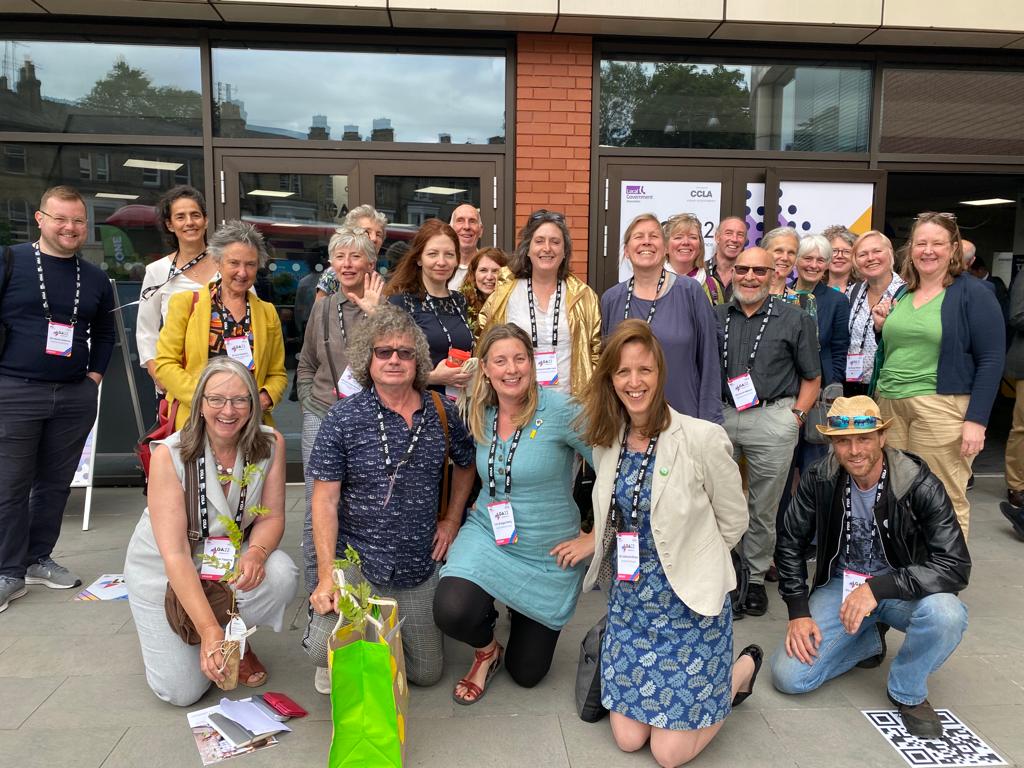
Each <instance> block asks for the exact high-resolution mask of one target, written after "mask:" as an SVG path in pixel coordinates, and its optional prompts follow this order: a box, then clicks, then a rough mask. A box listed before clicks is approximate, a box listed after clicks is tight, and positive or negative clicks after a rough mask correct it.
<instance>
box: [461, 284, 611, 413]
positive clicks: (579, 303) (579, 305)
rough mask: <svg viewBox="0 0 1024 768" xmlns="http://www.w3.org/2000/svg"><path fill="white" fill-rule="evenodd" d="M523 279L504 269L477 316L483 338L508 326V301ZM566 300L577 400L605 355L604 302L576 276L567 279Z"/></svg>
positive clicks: (573, 389) (571, 378)
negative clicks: (494, 328) (495, 328)
mask: <svg viewBox="0 0 1024 768" xmlns="http://www.w3.org/2000/svg"><path fill="white" fill-rule="evenodd" d="M519 279H521V278H515V277H512V273H511V272H509V271H508V270H507V269H502V271H501V276H500V277H499V280H500V282H499V283H498V287H497V288H495V289H494V293H492V294H491V295H490V297H489V298H488V299H487V302H486V303H485V304H484V306H483V308H482V309H481V310H480V313H479V315H477V324H478V326H479V332H480V335H481V336H482V335H483V333H484V331H485V330H487V328H488V327H489V326H491V325H501V324H502V323H504V322H507V320H506V318H507V316H508V300H509V297H510V296H511V295H512V289H513V288H515V286H516V283H517V282H518V280H519ZM565 298H566V301H567V302H568V315H567V319H568V323H569V336H570V342H569V343H570V345H571V347H572V354H571V358H570V365H571V368H570V374H569V390H570V392H571V394H572V395H573V397H579V396H580V395H582V394H583V388H584V387H585V386H586V384H587V382H589V381H590V377H591V376H592V375H593V373H594V368H595V367H596V366H597V358H598V357H600V355H601V302H600V300H599V299H598V298H597V294H596V293H594V289H593V288H591V287H590V286H589V285H587V284H586V283H584V282H583V281H582V280H580V279H579V278H578V277H576V276H575V275H572V274H570V275H568V276H567V277H566V278H565Z"/></svg>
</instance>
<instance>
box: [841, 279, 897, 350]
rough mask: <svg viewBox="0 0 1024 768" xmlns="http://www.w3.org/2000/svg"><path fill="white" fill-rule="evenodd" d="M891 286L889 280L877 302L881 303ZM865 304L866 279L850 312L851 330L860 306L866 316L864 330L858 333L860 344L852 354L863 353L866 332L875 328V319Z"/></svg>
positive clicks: (870, 331)
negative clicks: (855, 304)
mask: <svg viewBox="0 0 1024 768" xmlns="http://www.w3.org/2000/svg"><path fill="white" fill-rule="evenodd" d="M891 287H892V281H891V280H890V281H889V285H888V286H886V289H885V290H884V291H882V296H881V297H880V298H879V299H878V301H879V303H881V301H882V299H884V298H885V297H886V296H888V295H889V288H891ZM867 304H868V284H867V281H865V282H864V290H863V291H861V292H860V296H858V297H857V306H855V307H854V308H853V311H852V312H851V313H850V330H851V331H852V330H853V324H854V323H855V322H856V321H857V313H858V312H859V311H860V310H861V308H862V307H863V308H864V309H865V310H866V316H865V317H864V330H863V331H862V332H861V335H860V346H859V347H858V348H857V352H856V353H854V354H857V353H861V354H863V352H864V345H865V344H867V343H868V333H874V330H875V328H874V324H875V321H874V318H872V317H871V309H868V306H867Z"/></svg>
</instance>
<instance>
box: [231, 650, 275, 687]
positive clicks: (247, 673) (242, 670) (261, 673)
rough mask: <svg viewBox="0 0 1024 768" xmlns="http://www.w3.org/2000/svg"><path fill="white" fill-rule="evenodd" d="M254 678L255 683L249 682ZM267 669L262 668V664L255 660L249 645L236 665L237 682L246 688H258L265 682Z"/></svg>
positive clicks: (255, 657) (254, 654)
mask: <svg viewBox="0 0 1024 768" xmlns="http://www.w3.org/2000/svg"><path fill="white" fill-rule="evenodd" d="M254 677H255V678H256V682H250V680H252V678H254ZM267 677H268V675H267V668H266V667H264V666H263V663H262V662H261V661H260V660H259V659H258V658H257V656H256V653H255V652H254V651H253V649H252V645H251V644H247V645H246V647H245V656H244V657H243V658H242V660H241V662H239V664H238V682H239V683H240V684H241V685H244V686H245V687H247V688H259V687H260V686H261V685H265V684H266V682H267Z"/></svg>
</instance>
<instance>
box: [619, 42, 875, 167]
mask: <svg viewBox="0 0 1024 768" xmlns="http://www.w3.org/2000/svg"><path fill="white" fill-rule="evenodd" d="M600 87H601V97H600V99H601V100H600V138H599V140H600V143H601V144H602V145H605V146H617V147H672V148H694V149H759V150H791V151H801V152H866V151H867V149H868V130H869V127H870V126H869V123H870V120H869V108H870V102H871V73H870V69H869V68H868V67H867V66H864V67H857V66H850V67H830V66H818V65H815V64H800V65H796V64H791V63H772V64H726V63H696V62H685V61H667V60H666V61H641V60H630V59H625V58H623V59H616V60H605V61H602V62H601V86H600Z"/></svg>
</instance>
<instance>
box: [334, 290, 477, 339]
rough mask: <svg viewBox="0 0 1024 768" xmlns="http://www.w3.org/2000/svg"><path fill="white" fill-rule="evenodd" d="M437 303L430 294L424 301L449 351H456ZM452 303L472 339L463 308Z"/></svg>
mask: <svg viewBox="0 0 1024 768" xmlns="http://www.w3.org/2000/svg"><path fill="white" fill-rule="evenodd" d="M435 301H436V299H435V298H434V297H433V296H431V295H430V294H429V293H428V294H427V298H426V299H425V300H424V302H423V303H424V304H426V305H427V309H429V310H430V311H431V312H433V314H434V319H435V320H437V324H438V325H440V326H441V330H442V331H444V335H445V337H447V339H448V349H454V348H455V344H454V342H452V335H451V333H450V332H449V331H448V326H447V325H445V324H444V322H443V321H442V320H441V315H439V314H438V312H437V305H436V304H435ZM451 301H452V302H453V303H454V304H455V309H456V311H457V312H458V315H459V319H460V320H461V321H462V324H463V325H464V326H466V332H467V333H469V335H470V337H472V336H473V332H472V331H471V330H470V329H469V323H468V322H466V318H465V316H464V315H463V314H462V308H461V307H459V305H458V302H456V301H455V299H451ZM339 311H340V310H339Z"/></svg>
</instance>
